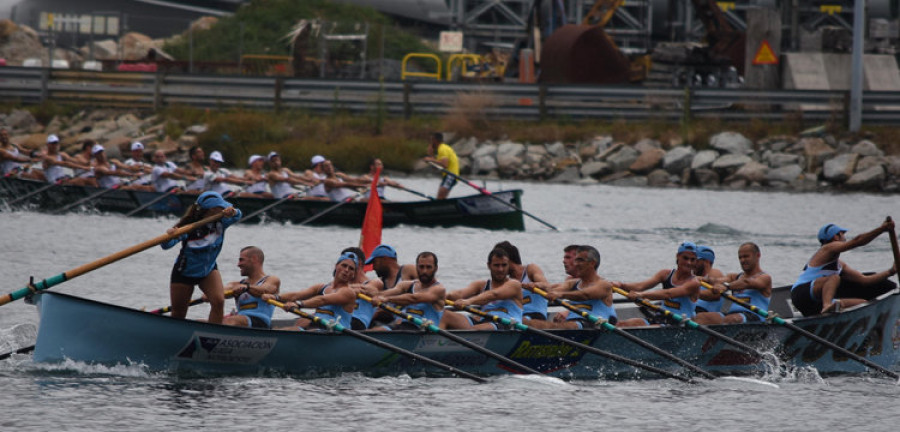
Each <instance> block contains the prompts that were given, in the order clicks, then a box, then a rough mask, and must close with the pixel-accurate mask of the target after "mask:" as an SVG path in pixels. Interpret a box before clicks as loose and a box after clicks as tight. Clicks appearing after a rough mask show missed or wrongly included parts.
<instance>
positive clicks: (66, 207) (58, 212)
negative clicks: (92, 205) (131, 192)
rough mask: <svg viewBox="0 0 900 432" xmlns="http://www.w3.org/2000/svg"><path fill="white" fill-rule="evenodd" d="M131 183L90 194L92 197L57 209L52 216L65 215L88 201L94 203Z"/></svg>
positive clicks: (120, 184) (89, 196)
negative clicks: (67, 211)
mask: <svg viewBox="0 0 900 432" xmlns="http://www.w3.org/2000/svg"><path fill="white" fill-rule="evenodd" d="M129 183H131V182H123V183H119V184H117V185H115V186H113V187H111V188H108V189H103V190H101V191H99V192H94V193H92V194H90V195H88V196H86V197H84V198H82V199H80V200H78V201H75V202H73V203H72V204H68V205H65V206H63V207H62V208H59V209H56V210H55V211H53V212H51V213H52V214H60V213H64V212H65V211H66V210H69V209H70V208H73V207H77V206H79V205H81V204H84V203H86V202H88V201H92V200H94V199H97V198H100V197H101V196H103V195H105V194H108V193H110V192H112V191H114V190H118V189H119V188H120V187H122V186H125V185H127V184H129Z"/></svg>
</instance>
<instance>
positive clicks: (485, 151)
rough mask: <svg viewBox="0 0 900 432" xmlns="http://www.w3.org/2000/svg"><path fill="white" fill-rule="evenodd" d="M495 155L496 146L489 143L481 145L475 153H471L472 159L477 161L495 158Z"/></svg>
mask: <svg viewBox="0 0 900 432" xmlns="http://www.w3.org/2000/svg"><path fill="white" fill-rule="evenodd" d="M496 155H497V145H496V144H492V143H490V142H489V141H486V142H485V143H482V144H481V146H479V147H478V148H477V149H475V152H474V153H472V159H478V158H481V157H485V156H490V157H495V156H496Z"/></svg>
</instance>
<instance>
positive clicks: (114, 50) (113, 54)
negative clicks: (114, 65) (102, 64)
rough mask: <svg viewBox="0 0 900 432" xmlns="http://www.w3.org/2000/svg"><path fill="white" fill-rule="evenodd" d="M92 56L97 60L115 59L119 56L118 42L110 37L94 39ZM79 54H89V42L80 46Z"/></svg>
mask: <svg viewBox="0 0 900 432" xmlns="http://www.w3.org/2000/svg"><path fill="white" fill-rule="evenodd" d="M93 47H94V58H95V59H97V60H115V59H116V58H118V57H119V44H118V43H116V41H114V40H112V39H104V40H100V41H94V43H93ZM80 51H81V54H82V55H84V56H85V57H87V56H89V55H90V54H91V44H90V43H89V44H88V45H85V46H84V47H82V48H81V50H80Z"/></svg>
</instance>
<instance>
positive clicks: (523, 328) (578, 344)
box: [444, 300, 692, 383]
mask: <svg viewBox="0 0 900 432" xmlns="http://www.w3.org/2000/svg"><path fill="white" fill-rule="evenodd" d="M444 303H446V304H448V305H450V306H454V307H455V306H456V305H455V304H454V303H453V301H451V300H444ZM463 310H464V311H466V312H469V313H473V314H476V315H479V316H483V317H485V318H488V319H490V320H491V321H494V322H496V323H500V324H503V325H507V326H510V327H513V328H515V329H516V330H520V331H524V332H531V333H534V334H536V335H540V336H541V337H544V338H547V339H550V340H554V341H557V342H561V343H563V344H566V345H569V346H572V347H575V348H578V349H580V350H584V351H587V352H589V353H591V354H596V355H598V356H600V357H606V358H608V359H610V360H613V361H617V362H620V363H625V364H627V365H629V366H634V367H636V368H639V369H644V370H646V371H649V372H653V373H656V374H659V375H662V376H664V377H668V378H674V379H677V380H680V381H684V382H688V383H689V382H692V381H691V379H690V378H686V377H683V376H678V375H675V374H673V373H671V372H667V371H665V370H663V369H660V368H658V367H654V366H650V365H647V364H644V363H641V362H639V361H637V360H632V359H630V358H628V357H623V356H620V355H618V354H613V353H611V352H609V351H605V350H602V349H599V348H595V347H592V346H590V345H586V344H583V343H581V342H576V341H573V340H571V339H566V338H564V337H562V336H559V335H555V334H553V333H550V332H548V331H544V330H540V329H536V328H534V327H529V326H527V325H525V324H522V323H519V322H517V321H514V320H511V319H508V318H502V317H499V316H497V315H491V314H489V313H487V312H485V311H483V310H480V309H476V308H473V307H472V306H466V307H465V308H463Z"/></svg>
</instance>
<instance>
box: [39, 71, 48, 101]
mask: <svg viewBox="0 0 900 432" xmlns="http://www.w3.org/2000/svg"><path fill="white" fill-rule="evenodd" d="M49 85H50V69H49V68H43V69H41V103H44V102H47V99H49V98H50V89H49Z"/></svg>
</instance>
